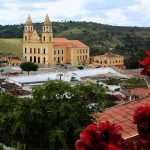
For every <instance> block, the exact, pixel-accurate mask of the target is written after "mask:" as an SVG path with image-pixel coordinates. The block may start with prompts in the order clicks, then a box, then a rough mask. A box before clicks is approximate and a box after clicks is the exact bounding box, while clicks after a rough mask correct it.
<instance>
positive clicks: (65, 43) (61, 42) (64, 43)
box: [53, 38, 88, 48]
mask: <svg viewBox="0 0 150 150" xmlns="http://www.w3.org/2000/svg"><path fill="white" fill-rule="evenodd" d="M53 44H54V48H67V47H68V48H69V47H75V48H88V46H87V45H85V44H84V43H82V42H80V41H78V40H68V39H66V38H53Z"/></svg>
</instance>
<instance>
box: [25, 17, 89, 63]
mask: <svg viewBox="0 0 150 150" xmlns="http://www.w3.org/2000/svg"><path fill="white" fill-rule="evenodd" d="M23 60H24V61H27V62H34V63H37V64H43V65H55V64H71V65H73V66H76V65H79V64H87V63H89V47H88V46H87V45H85V44H84V43H82V42H81V41H79V40H68V39H66V38H54V37H53V31H52V23H51V21H50V19H49V16H48V15H46V18H45V20H44V23H43V26H42V34H41V37H40V36H39V35H38V33H37V31H36V29H35V28H34V25H33V23H32V20H31V17H30V15H29V16H28V18H27V20H26V23H25V26H24V33H23Z"/></svg>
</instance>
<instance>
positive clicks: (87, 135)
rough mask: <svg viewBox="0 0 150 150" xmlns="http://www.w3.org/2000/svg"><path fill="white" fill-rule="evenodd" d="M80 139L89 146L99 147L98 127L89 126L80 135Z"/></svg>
mask: <svg viewBox="0 0 150 150" xmlns="http://www.w3.org/2000/svg"><path fill="white" fill-rule="evenodd" d="M80 139H81V140H82V141H83V142H84V143H85V144H86V145H88V146H93V145H97V144H98V143H99V142H100V133H99V132H98V130H97V127H96V125H95V124H90V125H88V126H87V127H86V128H85V129H84V131H83V132H81V133H80Z"/></svg>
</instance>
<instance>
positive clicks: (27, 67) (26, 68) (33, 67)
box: [20, 62, 38, 75]
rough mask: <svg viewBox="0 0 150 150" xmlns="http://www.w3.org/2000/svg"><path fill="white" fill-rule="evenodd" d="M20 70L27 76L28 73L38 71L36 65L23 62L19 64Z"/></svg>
mask: <svg viewBox="0 0 150 150" xmlns="http://www.w3.org/2000/svg"><path fill="white" fill-rule="evenodd" d="M20 68H21V69H22V70H23V71H27V72H28V75H29V72H30V71H37V70H38V65H37V64H34V63H32V62H23V63H21V64H20Z"/></svg>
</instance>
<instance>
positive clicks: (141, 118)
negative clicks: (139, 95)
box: [133, 105, 150, 127]
mask: <svg viewBox="0 0 150 150" xmlns="http://www.w3.org/2000/svg"><path fill="white" fill-rule="evenodd" d="M133 120H134V123H135V124H137V125H139V126H141V127H145V126H146V125H147V124H150V106H148V105H147V106H144V107H143V106H140V107H138V108H137V109H136V111H135V113H134V116H133Z"/></svg>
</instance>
